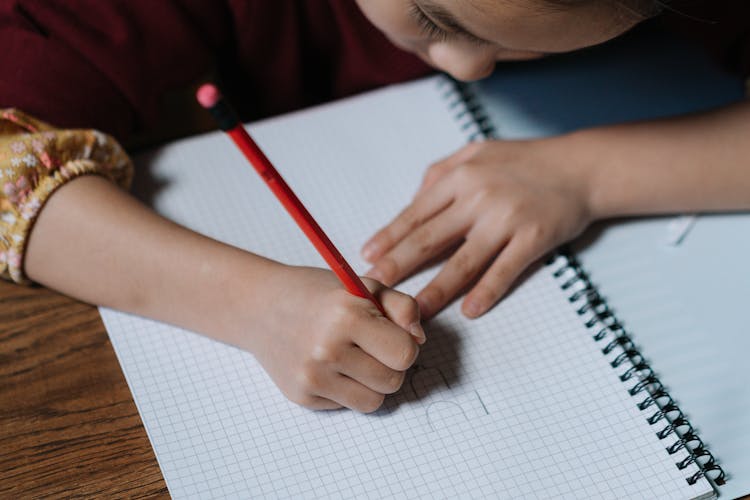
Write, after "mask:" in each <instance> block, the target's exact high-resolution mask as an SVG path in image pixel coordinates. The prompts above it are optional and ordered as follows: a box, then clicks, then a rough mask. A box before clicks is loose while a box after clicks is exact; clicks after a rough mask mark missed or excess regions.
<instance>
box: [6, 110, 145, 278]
mask: <svg viewBox="0 0 750 500" xmlns="http://www.w3.org/2000/svg"><path fill="white" fill-rule="evenodd" d="M81 175H101V176H103V177H105V178H108V179H110V180H111V181H113V182H115V183H116V184H118V185H119V186H121V187H123V188H124V189H128V188H129V187H130V183H131V181H132V176H133V165H132V163H131V161H130V159H129V158H128V156H127V154H126V153H125V152H124V151H123V149H122V148H121V147H120V145H119V144H118V143H117V141H115V140H114V139H113V138H112V137H110V136H108V135H106V134H103V133H101V132H98V131H96V130H59V129H55V128H54V127H52V126H50V125H48V124H46V123H44V122H41V121H39V120H36V119H35V118H33V117H31V116H29V115H26V114H24V113H23V112H21V111H18V110H16V109H0V277H2V278H5V279H10V280H13V281H16V282H18V283H29V280H28V279H27V278H26V277H25V275H24V272H23V259H24V253H25V250H26V242H27V240H28V236H29V234H30V232H31V229H32V227H33V225H34V221H35V220H36V218H37V216H38V215H39V212H40V211H41V209H42V207H43V206H44V203H45V202H46V201H47V199H48V198H49V196H50V195H51V194H52V193H53V192H54V191H55V190H56V189H57V188H59V187H60V186H62V185H63V184H65V183H66V182H68V181H69V180H71V179H74V178H76V177H78V176H81Z"/></svg>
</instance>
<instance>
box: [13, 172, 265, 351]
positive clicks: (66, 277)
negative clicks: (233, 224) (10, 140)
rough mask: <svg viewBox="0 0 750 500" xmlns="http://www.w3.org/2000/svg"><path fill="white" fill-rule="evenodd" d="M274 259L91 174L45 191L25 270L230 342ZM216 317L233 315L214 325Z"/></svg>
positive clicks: (256, 301) (72, 291) (86, 296)
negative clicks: (167, 214)
mask: <svg viewBox="0 0 750 500" xmlns="http://www.w3.org/2000/svg"><path fill="white" fill-rule="evenodd" d="M274 266H277V267H278V264H275V263H273V262H271V261H268V260H266V259H263V258H261V257H258V256H255V255H253V254H250V253H247V252H244V251H242V250H239V249H236V248H234V247H231V246H228V245H225V244H222V243H219V242H217V241H215V240H212V239H209V238H206V237H204V236H201V235H199V234H197V233H194V232H192V231H190V230H187V229H185V228H183V227H181V226H179V225H177V224H174V223H172V222H170V221H168V220H166V219H164V218H162V217H160V216H159V215H157V214H155V213H154V212H152V211H150V210H149V209H148V208H146V207H144V206H143V205H141V204H140V203H139V202H138V201H136V200H135V199H134V198H132V197H131V196H130V195H129V194H127V193H126V192H124V191H122V190H121V189H119V188H117V187H116V186H114V185H113V184H111V183H110V182H109V181H107V180H105V179H103V178H100V177H96V176H86V177H80V178H78V179H75V180H73V181H71V182H69V183H68V184H66V185H65V186H63V187H62V188H60V189H59V190H58V191H57V192H56V193H55V194H54V195H53V196H52V197H51V198H50V200H49V201H48V203H47V205H46V206H45V207H44V209H43V210H42V212H41V214H40V216H39V219H38V220H37V222H36V224H35V227H34V229H33V230H32V233H31V237H30V240H29V243H28V248H27V252H26V260H25V270H26V273H27V274H28V276H29V277H30V278H31V279H33V280H35V281H37V282H39V283H42V284H44V285H46V286H48V287H50V288H53V289H56V290H59V291H61V292H63V293H65V294H67V295H70V296H73V297H76V298H78V299H81V300H84V301H86V302H89V303H92V304H97V305H104V306H108V307H112V308H115V309H119V310H123V311H128V312H132V313H135V314H139V315H142V316H146V317H150V318H154V319H158V320H162V321H166V322H169V323H172V324H176V325H179V326H182V327H185V328H188V329H191V330H194V331H199V332H203V333H207V334H209V335H212V336H215V337H217V338H220V339H222V340H224V341H228V342H231V341H232V339H231V338H226V337H227V336H228V335H230V336H231V335H232V332H233V331H234V330H235V329H236V326H235V324H236V322H237V317H236V316H237V315H236V312H237V311H246V312H251V311H252V310H253V309H254V308H255V309H258V310H261V309H262V308H263V306H261V305H260V302H261V301H262V300H263V298H262V295H261V294H260V291H259V288H260V287H258V286H253V283H255V284H257V283H262V282H264V280H265V278H266V277H267V275H268V273H269V272H270V271H271V269H272V268H273V267H274ZM240 300H241V301H242V303H241V304H237V302H238V301H240ZM233 308H234V309H233ZM222 312H223V313H224V314H222ZM232 313H234V314H232ZM222 318H226V320H227V322H228V323H229V322H232V323H233V324H226V325H221V324H217V320H218V321H219V322H220V321H221V319H222Z"/></svg>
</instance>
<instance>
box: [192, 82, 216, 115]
mask: <svg viewBox="0 0 750 500" xmlns="http://www.w3.org/2000/svg"><path fill="white" fill-rule="evenodd" d="M195 98H196V99H198V102H199V103H200V104H201V106H203V107H204V108H206V109H208V108H212V107H214V106H215V105H216V103H217V102H219V99H221V92H219V89H217V88H216V85H214V84H213V83H204V84H203V85H201V87H200V88H199V89H198V92H196V93H195Z"/></svg>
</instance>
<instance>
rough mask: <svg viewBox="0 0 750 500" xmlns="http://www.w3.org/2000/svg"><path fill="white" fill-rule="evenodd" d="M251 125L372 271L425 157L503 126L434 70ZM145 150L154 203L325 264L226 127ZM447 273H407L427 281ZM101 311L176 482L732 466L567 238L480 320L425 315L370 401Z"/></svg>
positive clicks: (601, 476) (670, 488)
mask: <svg viewBox="0 0 750 500" xmlns="http://www.w3.org/2000/svg"><path fill="white" fill-rule="evenodd" d="M250 130H251V132H252V134H253V135H254V137H255V138H256V139H257V141H258V142H259V144H260V145H261V147H262V148H264V149H265V151H266V152H267V154H268V156H269V157H270V158H271V160H272V161H273V162H274V163H275V164H276V165H277V167H278V168H279V170H280V172H281V173H282V175H284V176H285V178H286V180H287V181H288V182H289V184H290V185H291V186H292V187H293V189H295V191H296V192H297V193H298V195H299V196H300V198H301V199H302V201H303V202H304V203H305V204H306V205H307V207H308V209H309V210H310V211H311V213H312V214H314V216H315V217H316V218H317V220H318V221H319V223H320V224H321V226H322V227H323V228H324V230H325V231H326V232H327V233H328V235H329V236H330V238H331V239H332V240H333V241H334V242H335V243H336V245H337V246H338V247H339V249H340V250H341V252H342V254H343V255H344V256H345V257H346V258H347V259H348V260H349V261H350V262H351V263H352V264H353V266H354V267H355V269H357V270H358V271H360V272H364V271H365V270H366V267H367V266H366V264H365V263H364V262H363V261H362V260H361V258H360V257H359V253H358V250H359V247H360V245H361V244H362V242H364V241H365V240H366V238H367V237H368V236H369V235H370V234H371V233H372V232H373V231H374V230H375V229H377V228H379V227H381V226H382V225H383V224H385V223H386V222H388V221H389V220H390V219H391V218H392V217H393V216H394V215H395V214H396V213H397V212H398V211H399V210H400V209H401V208H402V207H403V206H405V205H406V203H408V201H409V200H410V198H411V196H412V194H413V192H414V191H415V189H416V188H417V186H418V185H419V183H420V180H421V176H422V174H423V172H424V168H425V166H427V165H428V164H430V163H431V162H433V161H435V160H437V159H439V158H441V157H443V156H445V155H447V154H449V153H451V152H453V151H454V150H456V149H457V148H459V147H460V146H461V145H463V144H465V143H466V142H467V141H470V140H476V139H480V138H481V137H483V136H487V135H491V134H492V133H493V126H492V124H491V123H490V121H489V120H488V119H487V118H486V116H485V115H484V114H483V112H482V107H481V103H479V102H477V101H476V99H474V97H473V95H472V93H471V91H470V89H469V88H468V87H464V86H461V85H458V84H456V83H454V82H452V81H450V80H448V79H446V78H444V77H441V76H438V77H432V78H428V79H425V80H421V81H417V82H412V83H408V84H403V85H399V86H393V87H389V88H385V89H381V90H378V91H374V92H371V93H368V94H363V95H360V96H357V97H353V98H350V99H346V100H342V101H339V102H336V103H332V104H327V105H323V106H320V107H317V108H313V109H310V110H306V111H302V112H298V113H295V114H291V115H287V116H283V117H279V118H274V119H271V120H267V121H264V122H261V123H257V124H254V125H251V126H250ZM137 161H138V163H139V164H140V165H141V169H140V171H141V172H144V171H147V172H149V174H148V178H147V179H140V180H137V184H139V185H140V189H142V190H144V191H147V192H149V193H150V194H149V196H148V202H149V203H150V204H151V205H152V206H153V207H154V208H155V209H156V210H157V211H158V212H160V213H162V214H164V215H166V216H167V217H169V218H171V219H173V220H175V221H177V222H179V223H181V224H184V225H186V226H188V227H191V228H193V229H195V230H197V231H199V232H202V233H204V234H207V235H209V236H211V237H214V238H217V239H219V240H222V241H226V242H228V243H230V244H233V245H236V246H239V247H242V248H246V249H251V250H252V251H254V252H256V253H259V254H263V255H267V256H269V257H272V258H274V259H277V260H280V261H283V262H286V263H289V264H297V265H315V266H320V267H324V262H323V261H322V259H321V258H320V257H319V256H318V255H317V254H316V252H315V251H314V249H313V248H312V246H311V245H310V244H309V242H308V241H307V240H306V239H305V238H304V237H303V235H302V234H301V232H300V231H299V229H298V228H297V227H296V226H295V225H294V224H293V222H292V221H291V220H290V218H289V217H288V216H287V215H286V213H285V212H283V210H282V209H281V208H280V206H279V205H278V202H277V201H276V200H275V199H274V198H273V197H272V195H271V194H270V193H269V192H268V190H267V188H266V187H265V186H264V185H263V183H262V182H261V181H260V180H259V179H257V178H256V174H255V173H254V172H253V171H252V170H251V169H250V168H249V167H248V165H247V164H246V163H245V160H244V159H243V158H242V157H241V156H240V154H239V153H238V152H236V151H235V149H234V148H233V147H232V146H231V144H230V143H229V141H228V139H226V138H225V137H224V136H222V135H221V134H219V133H213V134H207V135H203V136H199V137H194V138H190V139H186V140H183V141H178V142H175V143H173V144H170V145H168V146H165V147H163V148H161V149H159V150H158V151H157V152H155V153H153V154H149V155H146V156H143V157H141V158H139V159H137ZM154 185H157V186H159V188H158V190H153V189H151V188H150V187H149V186H154ZM260 213H262V214H263V217H259V216H257V214H260ZM435 272H436V269H428V270H426V271H424V272H423V273H421V274H419V275H417V276H415V277H413V278H412V279H410V280H408V281H407V282H406V283H404V284H403V285H401V286H400V288H401V289H402V290H404V291H406V292H409V293H414V292H416V291H418V290H419V289H420V287H421V286H423V285H424V284H425V283H426V282H427V281H428V280H429V279H430V277H431V276H433V275H434V273H435ZM101 314H102V317H103V319H104V322H105V325H106V327H107V330H108V332H109V335H110V338H111V339H112V343H113V345H114V347H115V350H116V353H117V356H118V359H119V361H120V363H121V365H122V367H123V371H124V372H125V375H126V378H127V381H128V384H129V385H130V388H131V391H132V392H133V395H134V398H135V401H136V404H137V406H138V409H139V412H140V414H141V417H142V419H143V422H144V425H145V427H146V430H147V432H148V435H149V438H150V440H151V442H152V445H153V447H154V450H155V452H156V456H157V458H158V461H159V464H160V466H161V469H162V472H163V474H164V477H165V479H166V482H167V485H168V487H169V491H170V493H171V495H172V496H173V497H175V498H250V497H254V498H300V497H302V498H308V497H330V498H352V497H370V498H392V497H396V498H404V497H408V498H448V497H472V498H499V497H500V498H502V497H514V498H515V497H519V498H539V497H563V498H585V497H589V498H644V497H646V498H709V497H712V496H714V495H715V489H714V487H713V485H712V483H711V481H709V480H708V479H707V478H708V477H710V478H713V479H715V480H717V482H721V480H722V477H723V476H722V471H721V470H720V468H719V466H718V465H717V464H716V462H715V461H714V460H713V458H712V456H711V455H710V453H709V452H708V451H707V449H706V447H705V446H703V444H702V443H701V441H700V439H699V436H698V434H697V433H696V432H694V431H693V428H692V427H691V425H690V422H688V421H687V420H686V419H685V418H684V416H683V414H682V412H681V411H680V409H679V408H678V406H677V405H676V404H675V402H674V401H673V400H672V399H671V398H670V397H669V394H668V393H667V391H666V390H665V389H664V387H663V386H662V385H661V384H660V382H659V380H658V379H657V378H656V377H655V376H654V373H653V371H652V370H651V368H650V367H649V366H648V364H647V363H646V361H645V360H644V358H643V357H642V356H641V354H640V353H639V352H638V350H637V349H636V348H635V346H634V345H633V343H632V342H631V341H630V340H629V338H628V335H627V333H626V332H625V331H624V330H623V329H622V328H621V327H620V323H619V322H618V321H617V319H616V318H614V317H613V315H612V314H611V313H610V311H609V309H608V307H607V304H606V303H605V302H604V301H603V300H602V299H601V297H600V296H599V295H598V294H597V292H596V290H595V289H594V288H593V287H592V286H591V284H590V282H589V280H588V278H587V276H586V274H585V272H584V271H583V270H582V269H581V267H580V266H579V265H578V263H577V261H576V260H575V258H574V257H573V256H572V255H570V254H565V253H560V254H557V255H555V256H552V257H550V259H549V260H548V261H547V262H545V263H540V264H538V265H537V266H536V267H534V268H533V269H530V270H529V271H528V272H527V273H526V274H525V276H524V278H523V279H522V280H521V282H520V284H519V285H518V287H517V288H515V289H514V291H513V292H512V293H511V294H510V295H509V296H508V297H507V298H506V299H505V300H503V301H502V302H501V303H500V304H499V305H498V306H497V307H495V308H494V309H493V310H492V311H491V312H490V313H489V314H487V315H486V316H484V317H482V318H480V319H478V320H473V321H469V320H466V319H465V318H463V317H462V316H461V314H460V311H459V307H458V305H457V304H454V305H452V306H451V307H449V308H448V309H447V310H446V311H444V312H442V313H441V314H440V315H438V316H437V317H436V318H435V319H434V320H433V321H431V322H429V323H428V324H427V325H426V330H427V332H428V342H427V344H425V346H424V348H423V349H422V352H421V354H420V357H419V359H418V361H417V363H416V364H415V366H414V367H413V368H412V369H411V370H410V371H409V373H408V375H407V378H406V381H405V383H404V386H403V388H402V389H401V391H399V392H398V393H397V394H395V395H393V396H390V397H388V398H387V399H386V402H385V404H384V406H383V407H382V408H381V409H380V410H379V411H377V412H376V413H374V414H370V415H360V414H356V413H353V412H350V411H334V412H312V411H308V410H305V409H303V408H300V407H298V406H296V405H294V404H293V403H291V402H289V401H287V400H286V399H285V398H284V396H283V395H282V394H281V393H280V392H279V390H278V389H277V388H276V387H275V386H274V384H273V383H272V381H271V380H270V379H269V378H268V376H267V375H266V374H265V372H264V371H263V369H262V368H261V366H260V365H259V364H258V363H257V362H256V361H255V360H254V359H253V357H252V356H251V355H250V354H247V353H245V352H242V351H240V350H238V349H235V348H233V347H230V346H227V345H224V344H221V343H218V342H215V341H212V340H210V339H208V338H205V337H202V336H200V335H197V334H194V333H191V332H187V331H184V330H180V329H178V328H174V327H172V326H168V325H164V324H160V323H158V322H154V321H150V320H146V319H143V318H139V317H135V316H132V315H127V314H123V313H120V312H116V311H112V310H107V309H101Z"/></svg>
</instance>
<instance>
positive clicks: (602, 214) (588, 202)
mask: <svg viewBox="0 0 750 500" xmlns="http://www.w3.org/2000/svg"><path fill="white" fill-rule="evenodd" d="M556 140H558V141H560V142H564V146H563V150H562V153H561V154H560V156H559V157H560V158H562V159H564V160H563V161H565V162H566V163H567V164H568V168H569V169H570V170H571V175H572V176H573V177H574V178H575V180H576V183H577V184H578V187H579V191H580V193H581V194H580V195H581V198H582V203H583V204H584V206H585V207H586V211H587V213H588V216H589V219H590V220H589V222H590V223H591V222H595V221H597V220H601V219H607V218H610V217H614V216H617V215H618V210H617V207H616V205H615V201H616V200H617V199H618V196H617V195H616V193H612V192H611V189H612V186H613V184H612V178H611V175H610V174H611V172H612V169H613V168H614V169H617V168H618V167H617V165H614V164H613V157H612V155H611V154H608V153H609V151H608V150H609V148H608V146H607V145H606V144H607V133H606V131H605V130H603V129H587V130H581V131H576V132H573V133H571V134H567V135H563V136H560V137H558V138H556Z"/></svg>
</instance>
